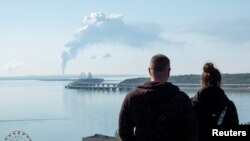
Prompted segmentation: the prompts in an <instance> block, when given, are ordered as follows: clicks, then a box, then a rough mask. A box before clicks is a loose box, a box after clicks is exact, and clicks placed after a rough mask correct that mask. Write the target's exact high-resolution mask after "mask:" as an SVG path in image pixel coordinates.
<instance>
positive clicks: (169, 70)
mask: <svg viewBox="0 0 250 141" xmlns="http://www.w3.org/2000/svg"><path fill="white" fill-rule="evenodd" d="M170 72H171V68H169V69H168V76H170Z"/></svg>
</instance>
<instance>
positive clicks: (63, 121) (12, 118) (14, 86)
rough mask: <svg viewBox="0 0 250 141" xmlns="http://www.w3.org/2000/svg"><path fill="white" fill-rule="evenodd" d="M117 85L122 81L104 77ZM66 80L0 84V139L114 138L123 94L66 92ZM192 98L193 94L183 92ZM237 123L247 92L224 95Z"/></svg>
mask: <svg viewBox="0 0 250 141" xmlns="http://www.w3.org/2000/svg"><path fill="white" fill-rule="evenodd" d="M106 79H107V80H110V81H109V82H117V81H119V80H122V79H124V78H122V77H110V78H106ZM68 83H69V82H67V81H61V82H60V81H31V80H30V81H0V140H3V139H4V138H5V136H6V135H8V133H10V132H11V131H14V130H21V131H25V132H26V133H28V134H29V135H30V136H31V137H32V139H33V140H34V141H55V140H60V141H80V140H81V138H82V137H84V136H89V135H93V134H95V133H101V134H107V135H114V132H115V131H116V130H117V125H118V113H119V110H120V106H121V103H122V100H123V98H124V96H125V95H126V92H100V91H99V92H97V91H85V90H70V89H65V88H64V86H65V85H66V84H68ZM187 93H188V95H189V96H193V95H194V93H195V92H192V91H189V92H187ZM227 95H228V97H229V98H230V99H232V100H233V101H234V102H235V105H236V107H237V110H238V113H239V118H240V122H247V121H250V112H249V108H250V93H247V92H245V93H242V92H241V93H240V92H238V93H236V92H234V93H227Z"/></svg>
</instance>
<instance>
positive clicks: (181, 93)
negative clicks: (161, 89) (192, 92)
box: [170, 83, 190, 101]
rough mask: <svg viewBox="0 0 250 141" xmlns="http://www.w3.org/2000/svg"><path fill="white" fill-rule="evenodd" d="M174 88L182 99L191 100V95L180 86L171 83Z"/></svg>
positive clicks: (177, 95)
mask: <svg viewBox="0 0 250 141" xmlns="http://www.w3.org/2000/svg"><path fill="white" fill-rule="evenodd" d="M170 85H171V87H172V89H173V90H174V91H175V96H176V97H178V98H180V99H182V100H189V101H190V98H189V96H188V95H187V94H186V93H185V92H183V91H181V90H180V88H179V87H178V86H176V85H174V84H172V83H170Z"/></svg>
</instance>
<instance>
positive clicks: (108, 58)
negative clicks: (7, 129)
mask: <svg viewBox="0 0 250 141" xmlns="http://www.w3.org/2000/svg"><path fill="white" fill-rule="evenodd" d="M249 7H250V1H247V0H209V1H201V0H158V1H153V0H136V1H135V0H133V1H132V0H105V1H97V0H91V1H90V0H89V1H87V0H40V1H36V0H0V76H15V75H46V74H62V71H63V70H62V68H64V69H65V74H79V73H80V72H85V73H87V72H90V71H91V72H92V73H93V74H147V67H148V64H149V60H150V58H151V57H152V56H153V55H154V54H156V53H162V54H165V55H167V56H169V58H170V59H171V67H172V74H175V75H176V74H193V73H195V74H199V73H201V71H202V65H203V64H204V63H205V62H207V61H212V62H214V63H215V65H216V66H217V67H218V68H219V69H220V70H221V71H222V72H223V73H247V72H248V73H249V72H250V63H249V60H250V55H249V54H250V16H249V15H250V8H249Z"/></svg>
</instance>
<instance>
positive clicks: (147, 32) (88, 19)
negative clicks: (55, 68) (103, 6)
mask: <svg viewBox="0 0 250 141" xmlns="http://www.w3.org/2000/svg"><path fill="white" fill-rule="evenodd" d="M123 17H124V16H123V15H122V14H111V15H105V14H104V13H103V12H95V13H91V14H89V15H87V16H85V17H84V20H83V22H82V25H81V27H80V28H79V30H78V31H77V32H76V33H75V36H74V37H75V38H74V40H73V41H71V42H69V43H67V44H66V47H67V48H68V49H67V51H64V52H63V53H62V55H61V57H62V66H61V67H62V72H63V73H64V72H65V69H66V67H67V63H68V61H69V60H71V59H74V58H75V57H77V55H78V52H79V50H80V49H83V48H85V47H86V46H87V45H91V44H98V43H103V42H108V43H112V42H117V43H122V44H126V45H129V46H133V47H142V46H143V45H145V44H146V43H149V42H154V41H164V39H162V38H161V37H160V33H161V32H162V30H161V29H159V27H153V26H152V27H148V26H136V25H131V24H128V23H125V22H124V20H123Z"/></svg>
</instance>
